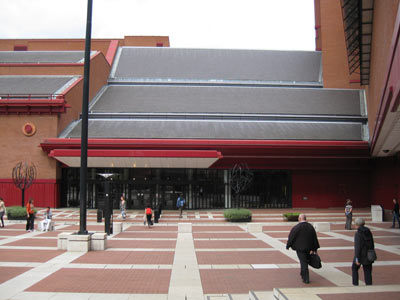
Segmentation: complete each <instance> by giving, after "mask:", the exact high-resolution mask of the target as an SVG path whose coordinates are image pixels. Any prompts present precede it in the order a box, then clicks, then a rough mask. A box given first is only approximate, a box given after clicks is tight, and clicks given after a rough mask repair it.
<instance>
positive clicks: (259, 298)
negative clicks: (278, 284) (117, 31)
mask: <svg viewBox="0 0 400 300" xmlns="http://www.w3.org/2000/svg"><path fill="white" fill-rule="evenodd" d="M276 299H277V298H275V296H274V292H272V291H270V292H256V291H250V292H249V300H276Z"/></svg>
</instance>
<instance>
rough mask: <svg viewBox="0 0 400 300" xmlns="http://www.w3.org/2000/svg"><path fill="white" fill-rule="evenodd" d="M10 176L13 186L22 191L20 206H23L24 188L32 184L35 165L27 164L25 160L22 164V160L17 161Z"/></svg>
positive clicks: (34, 175)
mask: <svg viewBox="0 0 400 300" xmlns="http://www.w3.org/2000/svg"><path fill="white" fill-rule="evenodd" d="M12 178H13V181H14V184H15V186H16V187H17V188H19V189H20V190H21V191H22V202H21V203H22V204H21V206H22V207H24V203H25V199H24V198H25V190H26V189H28V188H29V187H30V186H31V185H32V183H33V181H34V180H35V178H36V167H35V165H34V164H33V163H32V165H31V166H29V165H28V164H27V163H26V162H25V163H23V164H22V162H19V163H17V165H16V166H15V167H14V168H13V171H12Z"/></svg>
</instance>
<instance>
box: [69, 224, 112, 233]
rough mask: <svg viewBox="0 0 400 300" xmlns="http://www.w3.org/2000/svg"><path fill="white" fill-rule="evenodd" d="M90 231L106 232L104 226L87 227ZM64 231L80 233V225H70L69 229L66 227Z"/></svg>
mask: <svg viewBox="0 0 400 300" xmlns="http://www.w3.org/2000/svg"><path fill="white" fill-rule="evenodd" d="M86 228H87V230H88V231H100V232H101V231H104V225H87V226H86ZM63 230H66V231H70V230H72V231H78V230H79V225H70V226H67V227H64V228H63Z"/></svg>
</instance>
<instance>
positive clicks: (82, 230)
mask: <svg viewBox="0 0 400 300" xmlns="http://www.w3.org/2000/svg"><path fill="white" fill-rule="evenodd" d="M91 32H92V0H88V6H87V19H86V40H85V65H84V72H83V97H82V128H81V168H80V182H79V187H80V189H79V191H80V193H79V201H80V222H79V224H80V226H79V232H78V234H87V233H88V232H87V229H86V197H87V195H86V191H87V184H86V181H87V147H88V110H89V74H90V42H91Z"/></svg>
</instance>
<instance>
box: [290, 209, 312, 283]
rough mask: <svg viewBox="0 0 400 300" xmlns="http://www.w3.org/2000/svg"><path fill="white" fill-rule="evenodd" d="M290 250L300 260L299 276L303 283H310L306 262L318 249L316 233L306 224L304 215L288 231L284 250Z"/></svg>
mask: <svg viewBox="0 0 400 300" xmlns="http://www.w3.org/2000/svg"><path fill="white" fill-rule="evenodd" d="M289 248H292V249H293V250H295V251H296V253H297V257H298V258H299V260H300V269H301V272H300V275H301V278H302V279H303V282H304V283H310V277H309V273H308V262H309V261H310V254H311V253H316V252H317V249H318V248H319V242H318V238H317V233H316V232H315V229H314V227H313V226H312V225H311V224H309V223H308V222H307V217H306V215H305V214H301V215H300V216H299V224H297V225H296V226H294V227H293V228H292V230H290V233H289V238H288V241H287V244H286V249H289Z"/></svg>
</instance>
